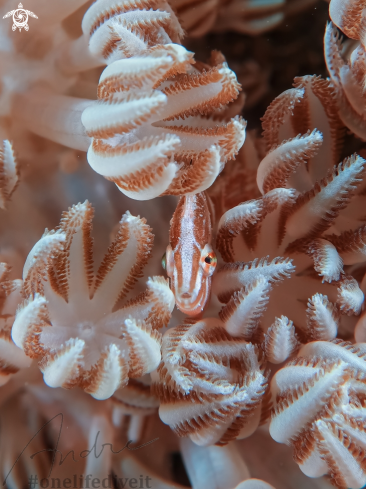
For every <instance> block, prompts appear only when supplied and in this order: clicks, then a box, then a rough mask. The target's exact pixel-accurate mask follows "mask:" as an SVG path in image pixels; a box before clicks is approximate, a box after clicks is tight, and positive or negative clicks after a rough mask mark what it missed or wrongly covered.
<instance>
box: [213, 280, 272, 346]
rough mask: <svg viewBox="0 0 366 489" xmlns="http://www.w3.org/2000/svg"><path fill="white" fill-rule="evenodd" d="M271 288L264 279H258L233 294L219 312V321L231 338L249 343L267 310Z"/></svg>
mask: <svg viewBox="0 0 366 489" xmlns="http://www.w3.org/2000/svg"><path fill="white" fill-rule="evenodd" d="M270 290H271V286H270V284H269V282H268V280H266V279H265V278H264V277H259V278H258V279H257V280H256V281H255V282H253V283H251V284H250V285H249V286H248V287H247V288H242V289H240V290H239V291H238V292H235V293H234V294H233V296H232V297H231V299H230V300H229V302H228V303H227V304H226V305H225V306H224V307H223V308H222V309H221V311H220V312H219V317H220V319H221V321H222V322H223V323H224V324H225V328H226V330H227V331H228V332H229V333H230V334H231V336H234V337H236V336H239V337H242V338H244V339H245V340H246V341H251V339H252V337H253V335H254V333H255V332H256V330H257V327H258V323H259V320H260V318H261V316H262V315H263V313H264V311H265V310H266V308H267V304H268V301H269V293H270Z"/></svg>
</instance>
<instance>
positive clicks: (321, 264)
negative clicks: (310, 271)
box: [305, 238, 344, 282]
mask: <svg viewBox="0 0 366 489" xmlns="http://www.w3.org/2000/svg"><path fill="white" fill-rule="evenodd" d="M305 252H306V253H307V254H308V255H309V256H311V257H312V259H313V260H314V269H315V270H316V271H317V272H318V275H319V276H320V277H322V278H323V282H332V281H334V280H339V279H340V276H341V274H342V273H344V272H343V262H342V258H341V257H340V256H339V254H338V251H337V248H336V247H335V246H334V245H333V244H332V243H331V242H330V241H327V240H326V239H323V238H319V239H316V240H314V241H312V242H311V243H310V244H309V245H308V246H307V247H306V249H305Z"/></svg>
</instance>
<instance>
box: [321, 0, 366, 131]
mask: <svg viewBox="0 0 366 489" xmlns="http://www.w3.org/2000/svg"><path fill="white" fill-rule="evenodd" d="M329 13H330V16H331V19H332V21H333V22H334V24H336V26H338V27H339V28H340V29H341V30H342V31H343V32H344V33H345V34H346V35H347V36H348V37H350V38H351V39H355V40H357V41H358V43H355V44H352V45H350V46H349V47H348V49H343V47H342V45H341V43H340V40H339V37H338V32H337V29H336V28H335V26H334V25H333V23H330V24H329V25H328V26H327V29H326V32H325V38H324V47H325V59H326V63H327V68H328V71H329V75H330V77H331V80H332V83H333V85H334V88H335V91H336V96H337V103H338V109H339V115H340V117H341V119H342V121H343V122H344V124H345V125H346V126H347V127H349V129H351V131H352V132H353V133H354V134H356V135H357V136H358V137H360V138H361V139H363V140H366V97H365V90H364V83H365V74H366V52H365V47H366V44H365V43H366V38H365V27H366V23H365V3H364V2H363V1H362V0H332V1H331V2H330V6H329Z"/></svg>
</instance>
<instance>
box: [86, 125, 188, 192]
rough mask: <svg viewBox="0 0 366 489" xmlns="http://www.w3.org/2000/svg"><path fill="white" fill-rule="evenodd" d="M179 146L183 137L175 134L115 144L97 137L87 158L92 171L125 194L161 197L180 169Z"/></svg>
mask: <svg viewBox="0 0 366 489" xmlns="http://www.w3.org/2000/svg"><path fill="white" fill-rule="evenodd" d="M179 146H180V139H179V138H178V137H177V136H175V135H173V134H166V135H163V136H157V137H149V138H144V139H142V140H141V141H137V142H135V143H132V144H120V145H118V144H117V145H116V146H113V145H111V144H108V143H107V142H103V141H102V140H94V141H93V143H92V145H91V146H90V148H89V150H88V161H89V164H90V166H91V167H92V168H93V170H95V171H96V172H97V173H99V174H101V175H103V176H104V177H105V178H106V179H107V180H111V181H112V182H114V183H115V184H116V185H117V186H118V188H119V189H120V190H121V192H123V193H124V194H125V195H127V196H128V197H131V198H134V199H137V200H146V199H152V198H154V197H157V196H159V195H160V194H162V193H163V192H165V191H166V189H167V188H168V187H169V185H170V184H171V183H172V181H173V179H174V177H175V175H176V172H177V165H176V163H175V162H174V160H173V155H174V153H175V152H176V151H177V149H178V147H179Z"/></svg>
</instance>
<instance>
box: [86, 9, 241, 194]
mask: <svg viewBox="0 0 366 489" xmlns="http://www.w3.org/2000/svg"><path fill="white" fill-rule="evenodd" d="M148 4H149V2H146V5H143V6H145V7H147V5H148ZM103 6H104V5H103V3H102V2H96V3H95V4H94V5H93V6H92V7H91V8H90V9H89V11H88V12H87V13H86V14H85V17H84V20H83V29H84V33H87V34H89V35H90V43H89V48H90V50H91V52H92V53H93V54H94V52H97V53H98V54H99V55H100V56H103V57H104V58H106V60H107V62H108V63H109V66H108V67H107V68H106V69H105V70H104V71H103V73H102V75H101V78H100V80H99V86H98V97H99V101H98V103H97V104H95V105H91V106H90V107H87V108H86V109H85V111H84V112H83V115H82V122H83V124H84V126H85V130H86V132H87V134H88V136H91V137H92V138H93V141H92V145H91V146H90V148H89V151H88V161H89V163H90V165H91V166H92V167H93V169H94V170H95V171H97V172H98V173H100V174H102V175H103V176H105V177H106V178H108V179H109V180H111V181H113V182H115V183H116V184H117V186H118V187H119V189H120V190H121V191H122V192H124V193H125V194H126V195H128V196H130V197H133V198H137V199H143V200H144V199H149V198H153V197H156V196H158V195H161V194H163V193H166V194H187V193H192V192H199V191H202V190H205V189H206V188H207V187H209V186H210V185H211V184H212V183H213V181H214V180H215V178H216V176H217V175H218V173H219V172H220V171H221V169H222V167H223V165H224V164H225V162H226V161H227V160H229V159H231V158H233V157H234V156H235V155H236V153H237V151H238V150H239V148H240V147H241V145H242V144H243V141H244V131H245V124H244V122H243V121H242V119H240V118H238V117H237V118H235V119H232V120H230V121H229V122H225V121H224V120H223V117H222V121H221V122H218V121H217V119H216V120H215V119H214V117H213V116H214V115H215V114H216V112H218V111H219V112H220V111H221V112H222V110H223V108H224V107H225V106H226V105H227V104H228V103H230V102H232V101H233V100H234V99H236V97H237V95H238V92H239V85H238V83H237V81H236V77H235V74H234V73H233V72H232V71H231V70H229V68H228V67H227V64H226V63H225V61H224V59H223V58H222V57H220V56H218V57H216V58H217V59H216V60H214V63H213V64H214V65H213V66H207V65H206V66H204V65H196V66H195V65H194V60H193V55H192V53H190V52H189V51H187V50H186V49H185V48H183V47H182V46H179V45H178V44H172V43H171V42H172V41H171V38H170V36H171V35H172V34H171V32H172V31H173V32H174V29H173V28H172V22H173V20H174V18H172V14H171V12H169V11H166V10H165V11H160V10H155V11H153V10H139V11H132V12H131V11H130V9H131V8H132V7H131V5H128V7H127V6H124V5H122V3H121V5H120V6H119V8H117V7H116V6H115V5H114V4H112V5H109V6H108V7H106V8H104V9H103V8H102V7H103ZM156 6H158V7H161V5H160V4H157V5H151V6H150V7H154V8H156ZM135 8H136V7H135ZM140 9H142V6H140ZM157 19H158V20H157ZM164 29H165V30H164ZM98 50H99V51H100V50H102V51H101V52H99V51H98ZM103 53H104V54H103ZM118 58H123V59H118Z"/></svg>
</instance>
